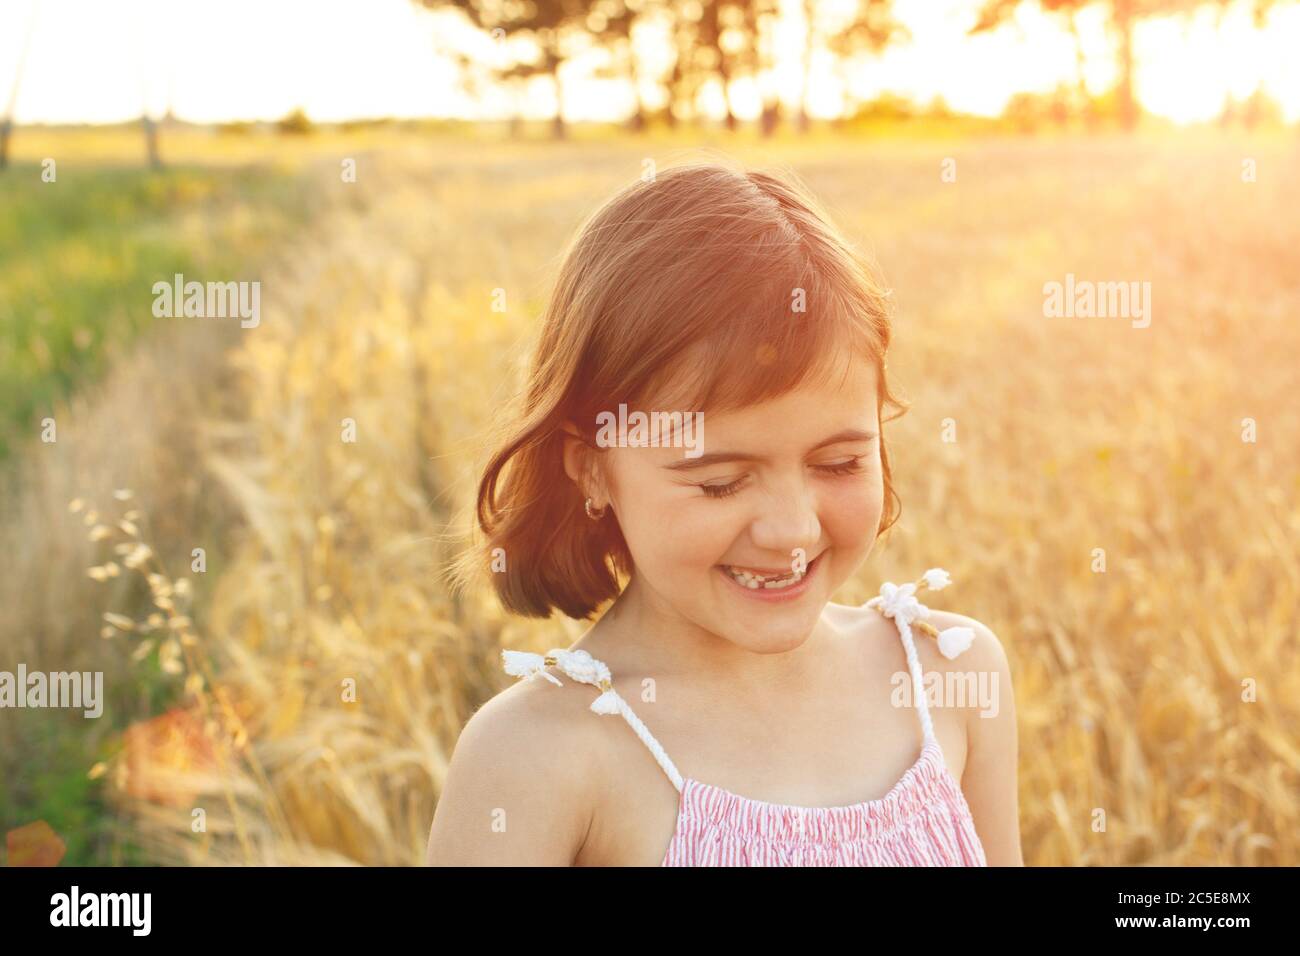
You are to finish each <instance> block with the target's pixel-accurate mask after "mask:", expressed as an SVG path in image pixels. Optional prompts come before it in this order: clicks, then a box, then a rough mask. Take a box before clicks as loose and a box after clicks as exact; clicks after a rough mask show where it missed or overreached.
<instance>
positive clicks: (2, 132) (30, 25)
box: [0, 4, 37, 169]
mask: <svg viewBox="0 0 1300 956" xmlns="http://www.w3.org/2000/svg"><path fill="white" fill-rule="evenodd" d="M36 10H37V6H36V5H35V4H33V5H32V11H31V13H30V14H28V16H27V32H26V33H25V34H23V45H22V50H21V52H19V54H18V64H17V66H16V68H15V69H14V83H13V86H11V87H9V102H8V103H7V104H6V105H5V114H4V117H3V118H2V119H0V169H5V168H6V167H8V165H9V134H10V133H11V132H12V131H13V128H14V108H15V107H16V106H17V105H18V89H19V88H20V87H21V86H22V84H23V73H24V72H26V69H27V54H28V52H29V51H30V50H31V48H32V34H33V33H35V32H36Z"/></svg>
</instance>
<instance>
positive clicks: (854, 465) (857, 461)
mask: <svg viewBox="0 0 1300 956" xmlns="http://www.w3.org/2000/svg"><path fill="white" fill-rule="evenodd" d="M862 457H863V456H861V455H857V456H855V457H853V458H851V459H849V460H848V461H842V462H840V463H839V464H836V465H813V467H814V468H816V469H817V470H818V471H821V472H823V473H825V474H828V475H835V476H837V477H838V476H840V475H852V474H854V473H856V472H859V471H861V470H862ZM744 480H745V479H744V478H737V479H736V480H735V481H733V482H730V483H728V484H725V485H700V486H699V488H700V490H701V491H703V492H704V494H705V496H706V497H708V498H727V497H729V496H731V495H734V494H735V493H736V492H738V491H740V487H741V484H742V483H743V482H744Z"/></svg>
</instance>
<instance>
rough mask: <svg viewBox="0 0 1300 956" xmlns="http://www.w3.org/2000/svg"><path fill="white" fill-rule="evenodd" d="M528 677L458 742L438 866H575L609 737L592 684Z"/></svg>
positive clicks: (432, 839)
mask: <svg viewBox="0 0 1300 956" xmlns="http://www.w3.org/2000/svg"><path fill="white" fill-rule="evenodd" d="M547 673H550V674H553V675H554V676H555V677H556V678H557V679H559V680H560V681H561V682H562V686H558V687H557V686H556V685H555V684H553V683H551V682H550V681H548V680H545V679H544V678H542V677H540V676H539V677H536V678H534V679H531V680H524V681H519V682H518V683H516V684H513V685H511V686H510V687H507V688H506V689H505V690H503V691H501V692H500V693H498V694H497V695H496V696H494V697H492V698H491V699H490V700H489V701H488V702H487V703H485V704H484V705H483V706H482V707H480V708H479V710H478V711H476V712H475V713H474V715H473V717H471V718H470V720H469V722H468V723H466V725H465V728H464V729H463V730H462V731H461V734H460V737H459V739H458V740H457V741H456V747H455V750H454V751H453V753H452V759H451V764H450V766H449V768H448V771H447V778H446V780H445V782H444V784H443V788H442V793H441V794H440V796H439V799H438V805H437V808H436V810H435V813H434V819H433V825H432V827H431V829H430V833H429V846H428V853H427V862H428V863H429V865H450V866H474V865H498V866H500V865H505V866H511V865H528V866H550V865H554V866H568V865H569V864H571V863H572V862H573V860H574V858H575V857H576V856H577V854H578V852H579V850H581V848H582V845H583V842H584V840H585V838H586V835H587V831H588V828H589V826H590V824H591V816H592V810H593V807H594V806H595V802H594V798H595V794H596V788H597V785H598V782H597V781H595V780H593V777H592V774H591V772H590V771H591V768H592V767H599V766H604V763H603V761H602V760H601V759H600V758H601V757H602V756H603V750H602V748H603V747H604V746H607V741H608V737H607V736H606V735H603V734H602V733H601V730H602V728H601V726H600V717H599V716H598V715H596V714H593V713H592V712H591V710H590V706H591V701H592V699H594V695H593V693H592V690H593V689H592V688H591V687H588V686H585V685H582V684H578V683H576V682H574V681H572V680H570V679H569V678H568V677H567V676H566V675H564V674H563V673H562V672H560V671H559V670H558V669H557V668H555V667H550V668H547Z"/></svg>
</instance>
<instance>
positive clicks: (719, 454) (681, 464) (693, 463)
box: [663, 428, 876, 471]
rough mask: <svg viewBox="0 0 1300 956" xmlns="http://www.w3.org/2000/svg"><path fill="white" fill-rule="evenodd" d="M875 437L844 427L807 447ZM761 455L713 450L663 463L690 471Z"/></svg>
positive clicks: (669, 467) (674, 469) (870, 433)
mask: <svg viewBox="0 0 1300 956" xmlns="http://www.w3.org/2000/svg"><path fill="white" fill-rule="evenodd" d="M875 437H876V433H875V432H864V431H862V430H860V429H857V428H846V429H845V430H844V431H841V432H836V433H835V434H834V435H832V436H831V437H830V438H827V439H825V440H823V441H819V442H818V443H817V444H815V445H813V446H812V447H811V448H809V449H808V453H812V452H814V451H817V449H819V448H825V447H826V446H827V445H838V444H839V443H840V442H846V441H870V440H871V439H873V438H875ZM762 460H763V456H762V455H751V454H747V453H745V452H739V451H715V452H710V453H709V454H707V455H700V457H698V458H684V459H682V460H681V461H674V462H672V463H671V464H668V465H664V466H663V467H665V468H667V469H668V470H669V471H691V470H693V469H695V468H704V467H706V466H707V465H716V464H719V463H720V462H729V461H762Z"/></svg>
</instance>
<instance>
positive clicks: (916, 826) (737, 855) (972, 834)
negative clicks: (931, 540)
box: [502, 569, 987, 866]
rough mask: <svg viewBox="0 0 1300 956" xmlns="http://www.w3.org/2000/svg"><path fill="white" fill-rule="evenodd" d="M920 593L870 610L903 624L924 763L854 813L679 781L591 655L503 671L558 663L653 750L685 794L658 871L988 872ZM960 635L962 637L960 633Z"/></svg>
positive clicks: (516, 660)
mask: <svg viewBox="0 0 1300 956" xmlns="http://www.w3.org/2000/svg"><path fill="white" fill-rule="evenodd" d="M931 575H939V576H938V577H933V578H930V580H931V581H934V582H942V583H937V584H932V585H931V587H932V588H933V589H935V590H938V588H939V587H942V586H943V585H944V584H946V583H948V579H947V574H946V573H945V572H943V571H942V570H941V569H932V570H931V571H928V572H926V576H927V577H929V576H931ZM915 587H916V586H915V585H913V584H904V585H901V586H896V585H894V584H892V583H888V582H887V583H886V584H885V585H883V586H882V587H881V597H879V598H873V599H872V600H871V601H869V602H867V603H868V605H870V606H874V607H876V608H877V610H879V611H881V613H883V614H885V615H886V616H887V617H891V618H893V619H894V622H895V624H896V625H897V626H898V631H899V636H900V637H901V639H902V642H903V649H904V651H905V652H906V655H907V665H908V669H909V671H910V672H911V678H912V691H913V693H912V699H913V700H914V701H915V702H916V709H917V713H918V716H919V718H920V723H921V733H922V741H923V742H922V746H921V752H920V756H919V757H918V758H917V760H916V763H914V764H913V765H912V766H911V767H910V768H909V769H908V770H907V772H906V773H904V774H903V776H902V777H901V778H900V779H899V780H898V782H897V783H895V784H894V786H893V788H892V789H891V790H890V791H889V793H887V794H886V795H885V796H883V797H881V798H879V799H878V800H866V801H863V802H862V803H855V804H851V805H848V806H840V807H803V806H792V805H789V804H782V803H768V802H765V801H762V800H754V799H751V798H749V797H744V796H741V795H740V794H736V793H732V792H731V791H729V790H724V789H722V788H721V787H716V786H713V785H711V784H707V783H703V782H701V781H699V780H695V779H693V778H689V777H687V778H683V777H682V775H681V774H680V773H679V772H678V771H677V768H676V766H674V765H673V762H672V761H671V760H670V759H669V758H668V755H667V754H666V753H665V752H664V749H663V747H662V746H660V744H659V742H658V741H657V740H655V739H654V737H653V736H652V735H651V733H650V731H649V729H648V728H647V727H646V726H645V724H644V723H642V722H641V720H640V719H639V718H638V717H637V716H636V714H635V713H634V712H633V711H632V709H631V707H629V706H628V704H627V702H626V701H625V700H624V699H623V697H622V696H621V695H619V693H618V692H617V691H616V690H614V687H613V683H612V678H611V676H610V673H609V668H608V667H606V666H605V665H604V664H603V663H601V662H600V661H598V660H596V659H595V658H593V657H592V656H591V655H590V654H588V653H587V652H586V651H582V650H573V651H571V650H565V649H561V648H554V649H552V650H550V651H548V652H547V653H546V654H545V655H541V654H529V653H524V652H520V651H503V652H502V656H503V659H504V661H505V665H506V671H507V673H510V674H513V675H515V676H517V677H537V676H540V677H544V678H546V679H547V680H550V681H552V682H555V683H559V681H558V679H557V678H555V677H553V676H552V675H551V674H549V673H547V672H546V671H545V669H544V668H545V667H546V666H548V665H552V664H556V665H559V667H560V669H561V670H562V671H564V673H566V674H568V675H569V676H570V677H572V678H573V679H574V680H576V681H579V682H581V683H588V684H594V685H596V686H597V687H599V688H600V689H601V691H602V693H601V695H600V696H599V697H598V698H597V699H596V701H595V702H594V703H593V704H592V708H591V709H592V710H593V711H595V712H596V713H598V714H620V715H621V716H622V717H623V718H624V720H626V721H627V723H628V724H629V725H630V726H631V727H632V730H633V731H634V732H635V733H636V735H637V736H638V737H639V738H640V739H641V741H642V742H643V743H644V744H645V745H646V747H647V748H648V749H649V750H650V753H651V754H652V755H653V756H654V758H655V760H656V761H657V762H658V763H659V765H660V767H662V768H663V770H664V772H665V773H666V774H667V776H668V779H669V780H670V781H672V784H673V786H674V787H676V788H677V790H678V792H679V794H680V800H679V803H678V811H677V825H676V828H675V830H674V832H673V836H672V839H671V841H670V842H669V844H668V849H667V851H666V852H665V854H664V858H663V861H662V863H661V865H662V866H986V865H987V862H986V860H985V857H984V847H983V845H982V844H981V843H980V839H979V835H978V834H977V833H976V831H975V823H974V820H973V819H972V817H971V812H970V807H969V806H968V805H967V803H966V798H965V797H964V796H963V794H962V791H961V787H960V785H959V784H958V783H957V781H956V780H955V779H954V778H953V776H952V773H951V772H950V771H949V770H948V767H947V764H946V763H945V762H944V759H943V750H942V748H941V747H940V745H939V741H938V738H937V737H936V736H935V734H934V726H933V724H932V722H931V720H930V714H929V709H928V707H927V705H926V700H925V693H924V691H923V684H922V682H921V664H920V660H919V658H918V657H917V654H916V646H915V643H914V642H913V639H912V630H911V627H910V625H911V622H912V620H914V619H916V618H921V617H925V616H926V615H927V614H928V611H927V609H926V608H925V607H923V606H922V605H920V604H919V603H918V602H917V601H916V598H915V597H914V596H913V594H914V592H915ZM959 630H966V629H954V632H955V631H959ZM967 643H968V640H967ZM963 649H964V648H963ZM945 653H946V654H949V651H947V650H945ZM957 653H960V650H958V651H957ZM949 656H954V657H955V656H956V654H949Z"/></svg>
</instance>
